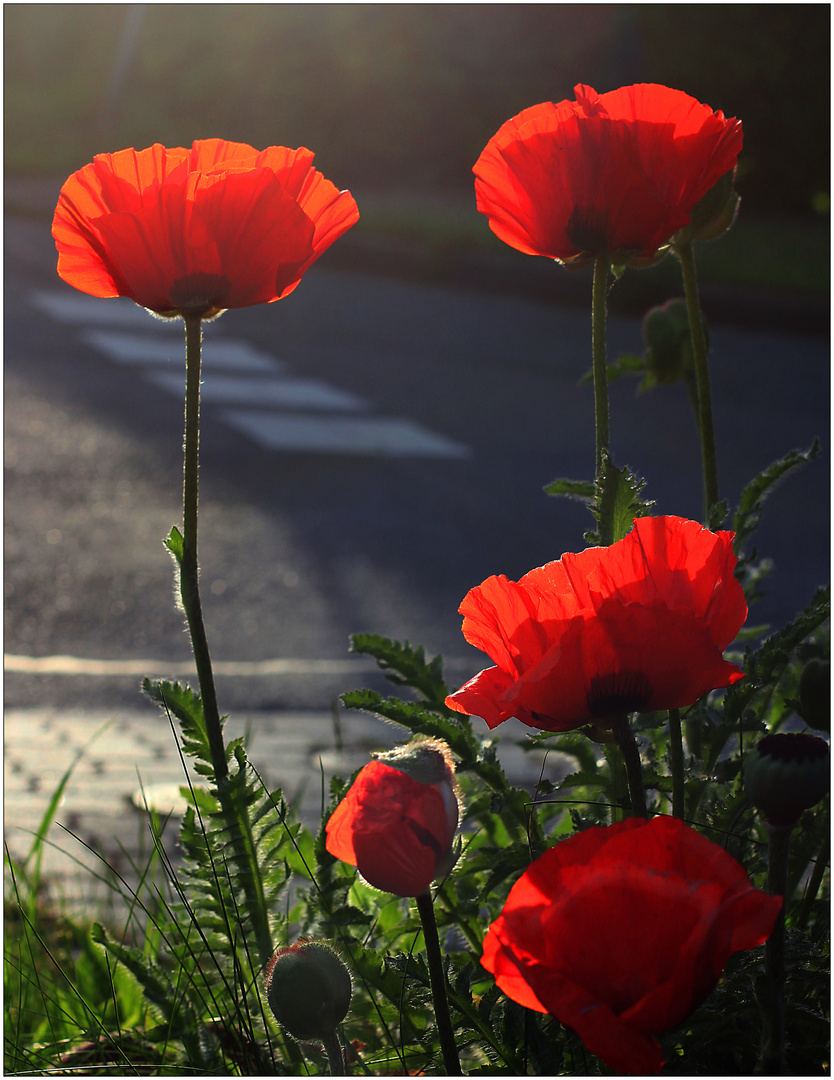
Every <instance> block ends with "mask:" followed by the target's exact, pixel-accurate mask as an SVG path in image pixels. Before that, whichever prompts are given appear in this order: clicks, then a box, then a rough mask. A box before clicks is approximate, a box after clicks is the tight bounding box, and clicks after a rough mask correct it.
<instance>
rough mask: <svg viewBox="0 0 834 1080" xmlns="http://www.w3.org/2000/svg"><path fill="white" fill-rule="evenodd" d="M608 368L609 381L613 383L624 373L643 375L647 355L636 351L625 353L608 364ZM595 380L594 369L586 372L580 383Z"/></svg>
mask: <svg viewBox="0 0 834 1080" xmlns="http://www.w3.org/2000/svg"><path fill="white" fill-rule="evenodd" d="M606 369H607V371H608V381H609V382H610V383H612V382H615V381H616V380H617V379H620V378H622V376H623V375H641V374H642V373H643V372H644V371H645V370H646V358H645V356H636V355H635V354H634V353H623V354H622V355H621V356H618V357H617V359H616V360H615V361H614V362H613V363H611V364H607V365H606ZM593 381H594V372H593V369H592V370H590V371H586V372H585V374H584V375H583V376H582V378H581V379H580V380H579V385H580V386H582V385H583V384H584V383H590V382H593Z"/></svg>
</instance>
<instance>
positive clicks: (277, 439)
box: [222, 409, 472, 458]
mask: <svg viewBox="0 0 834 1080" xmlns="http://www.w3.org/2000/svg"><path fill="white" fill-rule="evenodd" d="M222 416H223V419H224V420H225V421H226V423H228V424H230V425H231V426H232V427H234V428H236V429H237V430H238V431H241V432H243V434H244V435H248V436H249V437H250V438H251V439H254V440H255V442H258V443H260V444H261V445H262V446H265V447H266V448H267V449H268V450H284V451H296V452H298V453H309V452H311V451H312V452H316V453H332V454H383V455H388V456H391V457H453V458H468V457H470V456H471V453H472V452H471V450H470V449H469V447H468V446H464V445H463V444H462V443H456V442H453V441H452V440H451V439H447V438H446V437H445V436H443V435H436V434H435V433H434V432H432V431H428V430H427V429H426V428H424V427H422V426H421V425H420V424H416V423H414V422H413V421H412V420H400V419H394V418H388V417H374V416H368V417H365V418H363V419H359V418H353V417H343V416H304V415H299V414H298V413H277V412H261V411H259V410H256V409H252V410H248V411H243V410H237V409H224V410H222Z"/></svg>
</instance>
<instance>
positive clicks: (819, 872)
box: [796, 815, 831, 930]
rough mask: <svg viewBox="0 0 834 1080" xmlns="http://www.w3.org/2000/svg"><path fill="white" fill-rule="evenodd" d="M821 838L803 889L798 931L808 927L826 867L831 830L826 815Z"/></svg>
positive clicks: (797, 919) (797, 925) (829, 849)
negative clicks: (815, 858)
mask: <svg viewBox="0 0 834 1080" xmlns="http://www.w3.org/2000/svg"><path fill="white" fill-rule="evenodd" d="M822 837H823V839H822V844H821V845H820V850H819V852H818V853H817V860H816V862H815V863H814V869H813V870H812V871H811V876H810V878H809V879H808V884H807V885H806V887H805V895H804V896H803V898H802V904H801V905H800V908H799V913H798V915H797V917H796V928H797V929H798V930H804V929H805V927H806V926H807V925H808V919H809V917H810V914H811V908H812V906H813V904H814V901H815V900H816V898H817V893H818V892H819V888H820V885H821V884H822V879H823V876H824V875H825V871H826V868H827V865H828V858H829V854H830V852H831V829H830V823H829V820H828V815H826V819H825V827H824V828H823V829H822Z"/></svg>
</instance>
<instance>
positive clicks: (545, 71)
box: [4, 4, 830, 292]
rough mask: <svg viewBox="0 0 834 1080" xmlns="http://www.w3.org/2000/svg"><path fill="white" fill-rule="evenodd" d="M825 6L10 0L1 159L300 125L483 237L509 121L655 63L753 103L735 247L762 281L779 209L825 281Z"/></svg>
mask: <svg viewBox="0 0 834 1080" xmlns="http://www.w3.org/2000/svg"><path fill="white" fill-rule="evenodd" d="M829 23H830V10H829V5H828V4H808V5H802V4H716V5H709V4H707V5H702V4H577V5H573V4H534V5H528V4H494V5H492V4H448V5H446V4H439V5H435V4H426V5H423V4H182V5H180V4H6V5H4V30H5V170H6V175H7V177H14V176H17V177H20V176H33V175H49V176H53V175H54V176H60V175H66V174H67V173H69V172H71V171H73V170H74V169H76V168H79V167H80V166H82V165H83V164H85V163H86V162H87V161H89V160H90V159H91V157H92V156H93V155H94V154H95V153H98V152H100V151H102V150H115V149H119V148H121V147H124V146H136V147H142V146H147V145H149V144H150V143H153V142H162V143H164V144H166V145H169V146H173V145H190V143H191V142H192V141H193V140H194V139H196V138H206V137H210V136H221V137H224V138H227V139H233V140H239V141H244V142H250V143H252V144H253V145H254V146H256V147H259V148H260V147H263V146H266V145H269V144H283V145H287V146H297V145H300V144H303V145H306V146H308V147H310V149H312V150H314V151H315V153H316V164H317V166H318V167H319V168H320V169H321V170H322V171H323V172H324V173H325V175H326V176H328V177H329V178H331V179H332V180H334V182H335V183H336V184H337V185H338V186H340V187H347V188H350V189H351V190H352V191H353V192H354V194H356V195H357V198H358V197H359V194H360V192H361V193H365V194H367V195H370V194H373V195H376V196H381V195H384V193H386V192H387V193H400V194H401V193H403V192H408V193H413V194H415V195H420V196H422V197H423V198H422V200H421V201H420V203H419V206H420V211H419V213H417V212H416V211H415V209H414V205H415V204H413V203H412V204H410V209H409V208H408V204H407V203H405V204H404V203H403V201H402V199H400V200H399V201H397V200H394V201H391V200H390V199H389V200H388V201H387V202H386V200H385V199H384V198H379V199H377V201H376V202H373V201H372V200H369V201H368V203H367V206H366V207H364V208H363V207H362V206H361V205H360V209H364V210H365V211H367V210H368V207H371V206H373V207H375V209H374V210H372V211H371V219H370V220H368V218H367V213H363V219H364V223H365V226H373V227H375V228H377V229H380V230H383V231H386V230H387V231H389V232H394V233H401V234H408V233H410V232H411V233H413V232H415V231H417V232H419V233H420V234H421V235H423V236H424V237H425V236H427V237H429V239H431V237H432V235H433V234H438V233H439V234H442V235H443V236H444V237H445V238H446V240H447V241H450V240H451V242H454V243H457V244H466V243H472V244H485V245H488V244H490V243H492V240H491V234H489V232H488V229H487V228H486V225H485V222H484V221H483V219H482V218H480V216H479V215H477V214H476V213H474V194H473V187H472V173H471V169H472V165H473V163H474V162H475V160H476V158H477V156H478V154H479V153H480V151H481V150H482V148H483V146H484V145H485V143H486V142H487V140H488V139H489V138H490V137H491V135H493V134H494V132H495V131H496V130H497V129H498V127H499V126H500V125H501V124H502V123H503V122H504V121H505V120H506V119H508V118H509V117H510V116H512V115H514V114H515V113H517V112H518V111H520V110H521V109H523V108H525V107H527V106H529V105H532V104H535V103H537V102H539V101H544V100H560V99H561V98H565V97H572V88H573V86H574V84H575V83H577V82H586V83H590V84H591V85H593V86H594V87H595V88H596V89H597V90H598V91H600V92H604V91H606V90H611V89H614V88H616V87H617V86H620V85H623V84H626V83H630V82H641V81H648V82H662V83H666V84H667V85H669V86H674V87H676V88H678V89H682V90H685V91H686V92H688V93H690V94H692V95H693V96H695V97H697V98H698V99H699V100H701V101H703V102H706V103H708V104H709V105H711V106H712V107H713V108H718V109H722V110H723V111H724V113H725V114H726V115H728V116H739V117H741V118H742V120H743V122H744V135H745V145H744V153H743V155H742V159H741V162H740V166H739V175H738V187H739V191H740V193H741V195H742V200H743V204H742V205H743V215H742V217H741V218H740V221H739V225H738V226H737V228H736V229H734V230H733V233H731V234H730V235H731V236H733V235H734V234H735V233H736V231H737V230H738V231H740V232H741V233H742V238H741V241H734V243H735V245H736V248H737V249H739V250H736V251H735V252H734V253H728V255H729V254H733V260H732V261H734V262H736V263H738V262H739V261H741V262H742V263H746V264H747V266H748V271H747V274H748V276H749V275H752V282H751V283H752V284H756V275H757V274H758V275H759V276H761V274H762V255H761V249H762V247H763V246H764V248H765V249H767V250H770V248H772V247H773V246H774V244H776V243H777V241H776V240H773V239H771V238H772V237H773V236H774V229H776V228H777V226H778V228H779V230H780V239H779V241H778V243H779V244H780V245H781V247H782V250H783V255H786V256H787V258H788V261H790V262H791V263H793V265H792V266H791V267H783V268H782V269H781V270H780V271H779V274H780V275H781V280H780V281H779V282H778V283H779V284H781V285H782V286H783V287H787V288H792V289H796V290H801V291H811V292H823V291H826V292H827V290H828V220H827V212H828V192H829V167H830V164H829V162H830V140H829V130H830V125H829V112H830V35H829ZM429 196H430V197H431V198H429ZM439 196H443V198H439ZM432 199H434V201H432ZM404 207H405V209H404ZM427 208H428V209H427ZM745 219H746V220H747V223H748V224H747V225H746V226H745V227H744V228H743V229H742V228H741V223H742V222H744V221H745ZM763 220H766V221H767V223H768V227H767V231H766V235H764V236H763V235H762V231H761V230H762V225H761V222H762V221H763ZM751 230H752V231H751ZM742 241H743V243H742ZM742 248H743V250H740V249H742ZM781 261H782V262H784V261H785V260H784V258H782V259H781ZM766 262H770V263H771V264H773V265H774V266H775V260H773V259H772V258H771V259H769V260H766ZM800 264H801V265H800ZM718 272H719V277H720V273H721V272H720V269H719V271H718ZM775 272H776V271H775V270H773V271H769V273H771V274H772V273H775ZM735 273H736V275H738V273H739V271H738V270H737V271H735Z"/></svg>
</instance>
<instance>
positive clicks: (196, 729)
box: [142, 679, 225, 776]
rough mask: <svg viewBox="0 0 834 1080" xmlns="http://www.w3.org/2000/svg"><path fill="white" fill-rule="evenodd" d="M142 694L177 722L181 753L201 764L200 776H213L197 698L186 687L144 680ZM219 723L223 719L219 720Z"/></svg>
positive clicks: (202, 718)
mask: <svg viewBox="0 0 834 1080" xmlns="http://www.w3.org/2000/svg"><path fill="white" fill-rule="evenodd" d="M142 690H143V692H144V693H145V694H147V696H148V697H149V698H150V699H151V700H152V701H155V702H156V703H157V704H158V705H161V706H162V708H163V709H165V711H166V712H168V713H171V714H172V715H173V716H175V717H176V718H177V720H178V721H179V725H180V730H181V732H182V750H183V753H184V754H188V755H189V756H190V757H195V758H197V759H198V762H199V763H200V764H197V765H196V766H195V768H196V770H197V772H199V773H200V775H201V776H212V775H213V774H214V765H213V758H212V753H211V744H210V743H209V737H208V731H207V729H206V721H205V716H204V715H203V702H202V699H201V698H200V695H199V694H196V693H195V692H194V691H193V690H192V689H191V688H190V687H189V686H183V685H182V684H181V683H177V682H169V681H168V680H166V679H162V680H159V681H152V680H151V679H144V680H143V682H142ZM224 719H225V718H224ZM222 723H223V719H221V724H222Z"/></svg>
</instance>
